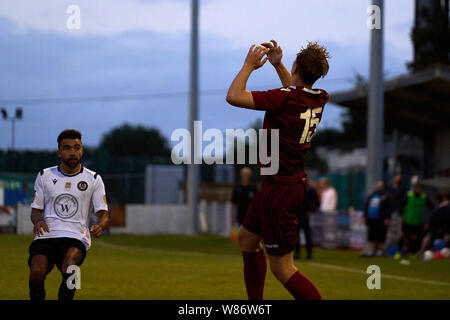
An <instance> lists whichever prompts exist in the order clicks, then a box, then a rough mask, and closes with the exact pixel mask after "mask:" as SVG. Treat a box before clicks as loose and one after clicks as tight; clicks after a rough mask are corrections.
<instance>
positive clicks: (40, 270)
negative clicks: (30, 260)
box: [30, 264, 47, 283]
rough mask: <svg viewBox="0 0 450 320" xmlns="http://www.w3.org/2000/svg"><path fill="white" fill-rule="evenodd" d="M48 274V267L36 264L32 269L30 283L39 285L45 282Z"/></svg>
mask: <svg viewBox="0 0 450 320" xmlns="http://www.w3.org/2000/svg"><path fill="white" fill-rule="evenodd" d="M46 273H47V267H46V266H45V265H43V264H34V265H32V266H31V268H30V281H31V282H34V283H39V282H42V281H44V279H45V275H46Z"/></svg>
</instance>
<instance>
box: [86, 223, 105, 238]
mask: <svg viewBox="0 0 450 320" xmlns="http://www.w3.org/2000/svg"><path fill="white" fill-rule="evenodd" d="M89 231H90V232H91V234H92V236H93V237H94V238H98V237H100V236H101V235H102V233H103V229H102V227H100V226H99V225H98V224H94V225H93V226H92V227H91V228H90V229H89Z"/></svg>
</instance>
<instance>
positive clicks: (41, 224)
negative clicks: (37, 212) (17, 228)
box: [33, 220, 50, 237]
mask: <svg viewBox="0 0 450 320" xmlns="http://www.w3.org/2000/svg"><path fill="white" fill-rule="evenodd" d="M44 231H45V232H50V229H49V228H48V226H47V224H46V223H45V221H44V220H39V221H38V222H36V224H35V225H34V228H33V233H34V234H35V235H36V236H38V237H40V236H42V235H44Z"/></svg>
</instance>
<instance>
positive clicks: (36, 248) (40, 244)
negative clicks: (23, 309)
mask: <svg viewBox="0 0 450 320" xmlns="http://www.w3.org/2000/svg"><path fill="white" fill-rule="evenodd" d="M28 252H29V257H28V265H29V267H30V277H29V281H28V285H29V288H30V299H31V300H44V299H45V287H44V281H45V277H46V276H47V274H48V273H49V272H50V271H51V270H52V269H53V265H54V262H53V256H54V247H53V246H52V239H38V240H34V241H33V242H31V244H30V247H29V248H28Z"/></svg>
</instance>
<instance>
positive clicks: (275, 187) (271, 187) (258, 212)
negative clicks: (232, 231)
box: [243, 178, 305, 256]
mask: <svg viewBox="0 0 450 320" xmlns="http://www.w3.org/2000/svg"><path fill="white" fill-rule="evenodd" d="M304 194H305V185H304V184H303V183H301V182H300V183H298V182H297V183H295V184H280V183H276V182H274V181H270V179H267V178H266V179H264V182H263V183H262V185H261V189H260V190H259V191H258V192H257V193H256V194H255V196H254V197H253V200H252V202H251V204H250V207H249V208H248V211H247V214H246V215H245V219H244V223H243V226H244V228H245V229H247V230H248V231H250V232H252V233H254V234H257V235H259V236H261V237H262V238H263V240H264V246H265V247H266V251H267V253H268V254H270V255H277V256H280V255H285V254H288V253H290V252H292V251H293V250H294V249H295V246H296V245H297V242H298V233H299V217H300V205H301V203H302V202H303V198H304Z"/></svg>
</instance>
